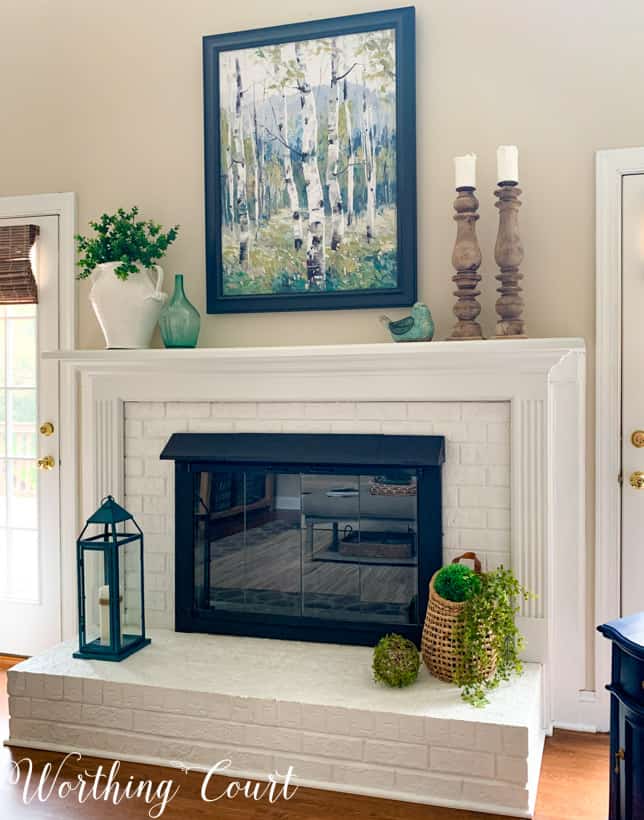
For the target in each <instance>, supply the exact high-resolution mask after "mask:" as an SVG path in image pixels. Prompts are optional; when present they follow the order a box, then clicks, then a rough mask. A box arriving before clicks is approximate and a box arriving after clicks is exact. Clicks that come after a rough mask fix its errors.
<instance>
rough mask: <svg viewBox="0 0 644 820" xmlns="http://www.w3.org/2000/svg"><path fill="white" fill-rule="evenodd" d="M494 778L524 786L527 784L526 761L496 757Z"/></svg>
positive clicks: (503, 756) (520, 758)
mask: <svg viewBox="0 0 644 820" xmlns="http://www.w3.org/2000/svg"><path fill="white" fill-rule="evenodd" d="M496 777H497V779H498V780H506V781H508V782H510V783H516V784H517V785H518V786H525V785H526V784H527V782H528V760H527V758H525V757H509V756H508V755H497V756H496Z"/></svg>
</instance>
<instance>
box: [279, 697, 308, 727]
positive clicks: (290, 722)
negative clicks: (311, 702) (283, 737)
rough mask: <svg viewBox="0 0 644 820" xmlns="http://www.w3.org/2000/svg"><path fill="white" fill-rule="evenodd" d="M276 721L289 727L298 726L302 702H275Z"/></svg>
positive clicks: (300, 719) (300, 720) (300, 722)
mask: <svg viewBox="0 0 644 820" xmlns="http://www.w3.org/2000/svg"><path fill="white" fill-rule="evenodd" d="M277 722H278V723H279V725H280V726H285V727H286V728H289V729H297V728H299V727H300V726H301V725H302V704H301V703H290V702H288V701H280V702H279V703H278V704H277Z"/></svg>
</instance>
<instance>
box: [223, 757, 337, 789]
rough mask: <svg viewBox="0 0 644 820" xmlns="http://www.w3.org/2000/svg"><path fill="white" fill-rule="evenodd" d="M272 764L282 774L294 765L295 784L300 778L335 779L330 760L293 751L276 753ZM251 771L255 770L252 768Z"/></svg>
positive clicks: (321, 780) (260, 769) (322, 780)
mask: <svg viewBox="0 0 644 820" xmlns="http://www.w3.org/2000/svg"><path fill="white" fill-rule="evenodd" d="M235 762H237V755H235ZM271 765H272V767H273V768H274V769H275V770H276V771H277V772H279V773H280V774H281V775H284V774H286V772H287V771H288V768H289V766H292V767H293V773H294V782H295V785H297V781H298V779H301V780H317V781H320V782H323V783H324V782H326V783H330V782H331V781H332V780H333V765H332V764H331V763H329V762H326V761H322V760H318V759H314V758H313V759H312V758H310V757H301V756H300V755H297V754H293V753H291V754H290V755H284V756H282V755H275V756H274V758H273V763H272V764H271ZM270 768H271V767H270V766H266V767H264V768H257V769H255V771H260V772H268V771H270ZM250 771H253V770H252V769H251V770H250Z"/></svg>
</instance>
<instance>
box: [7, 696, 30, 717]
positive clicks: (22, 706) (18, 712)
mask: <svg viewBox="0 0 644 820" xmlns="http://www.w3.org/2000/svg"><path fill="white" fill-rule="evenodd" d="M9 714H10V715H11V717H14V718H28V717H31V698H21V697H18V696H16V695H9Z"/></svg>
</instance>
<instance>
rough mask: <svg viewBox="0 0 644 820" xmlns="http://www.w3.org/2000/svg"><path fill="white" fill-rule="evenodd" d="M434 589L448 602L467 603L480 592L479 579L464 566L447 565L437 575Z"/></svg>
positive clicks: (472, 571)
mask: <svg viewBox="0 0 644 820" xmlns="http://www.w3.org/2000/svg"><path fill="white" fill-rule="evenodd" d="M434 589H435V590H436V592H437V593H438V594H439V595H440V596H441V598H445V599H446V600H448V601H457V602H461V601H468V600H469V599H470V598H471V597H472V596H473V595H477V594H478V593H479V592H480V591H481V578H480V576H479V575H477V573H476V572H474V570H472V569H470V568H469V567H468V566H466V565H465V564H448V565H447V566H446V567H443V569H441V570H440V571H439V573H438V574H437V576H436V580H435V581H434Z"/></svg>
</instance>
